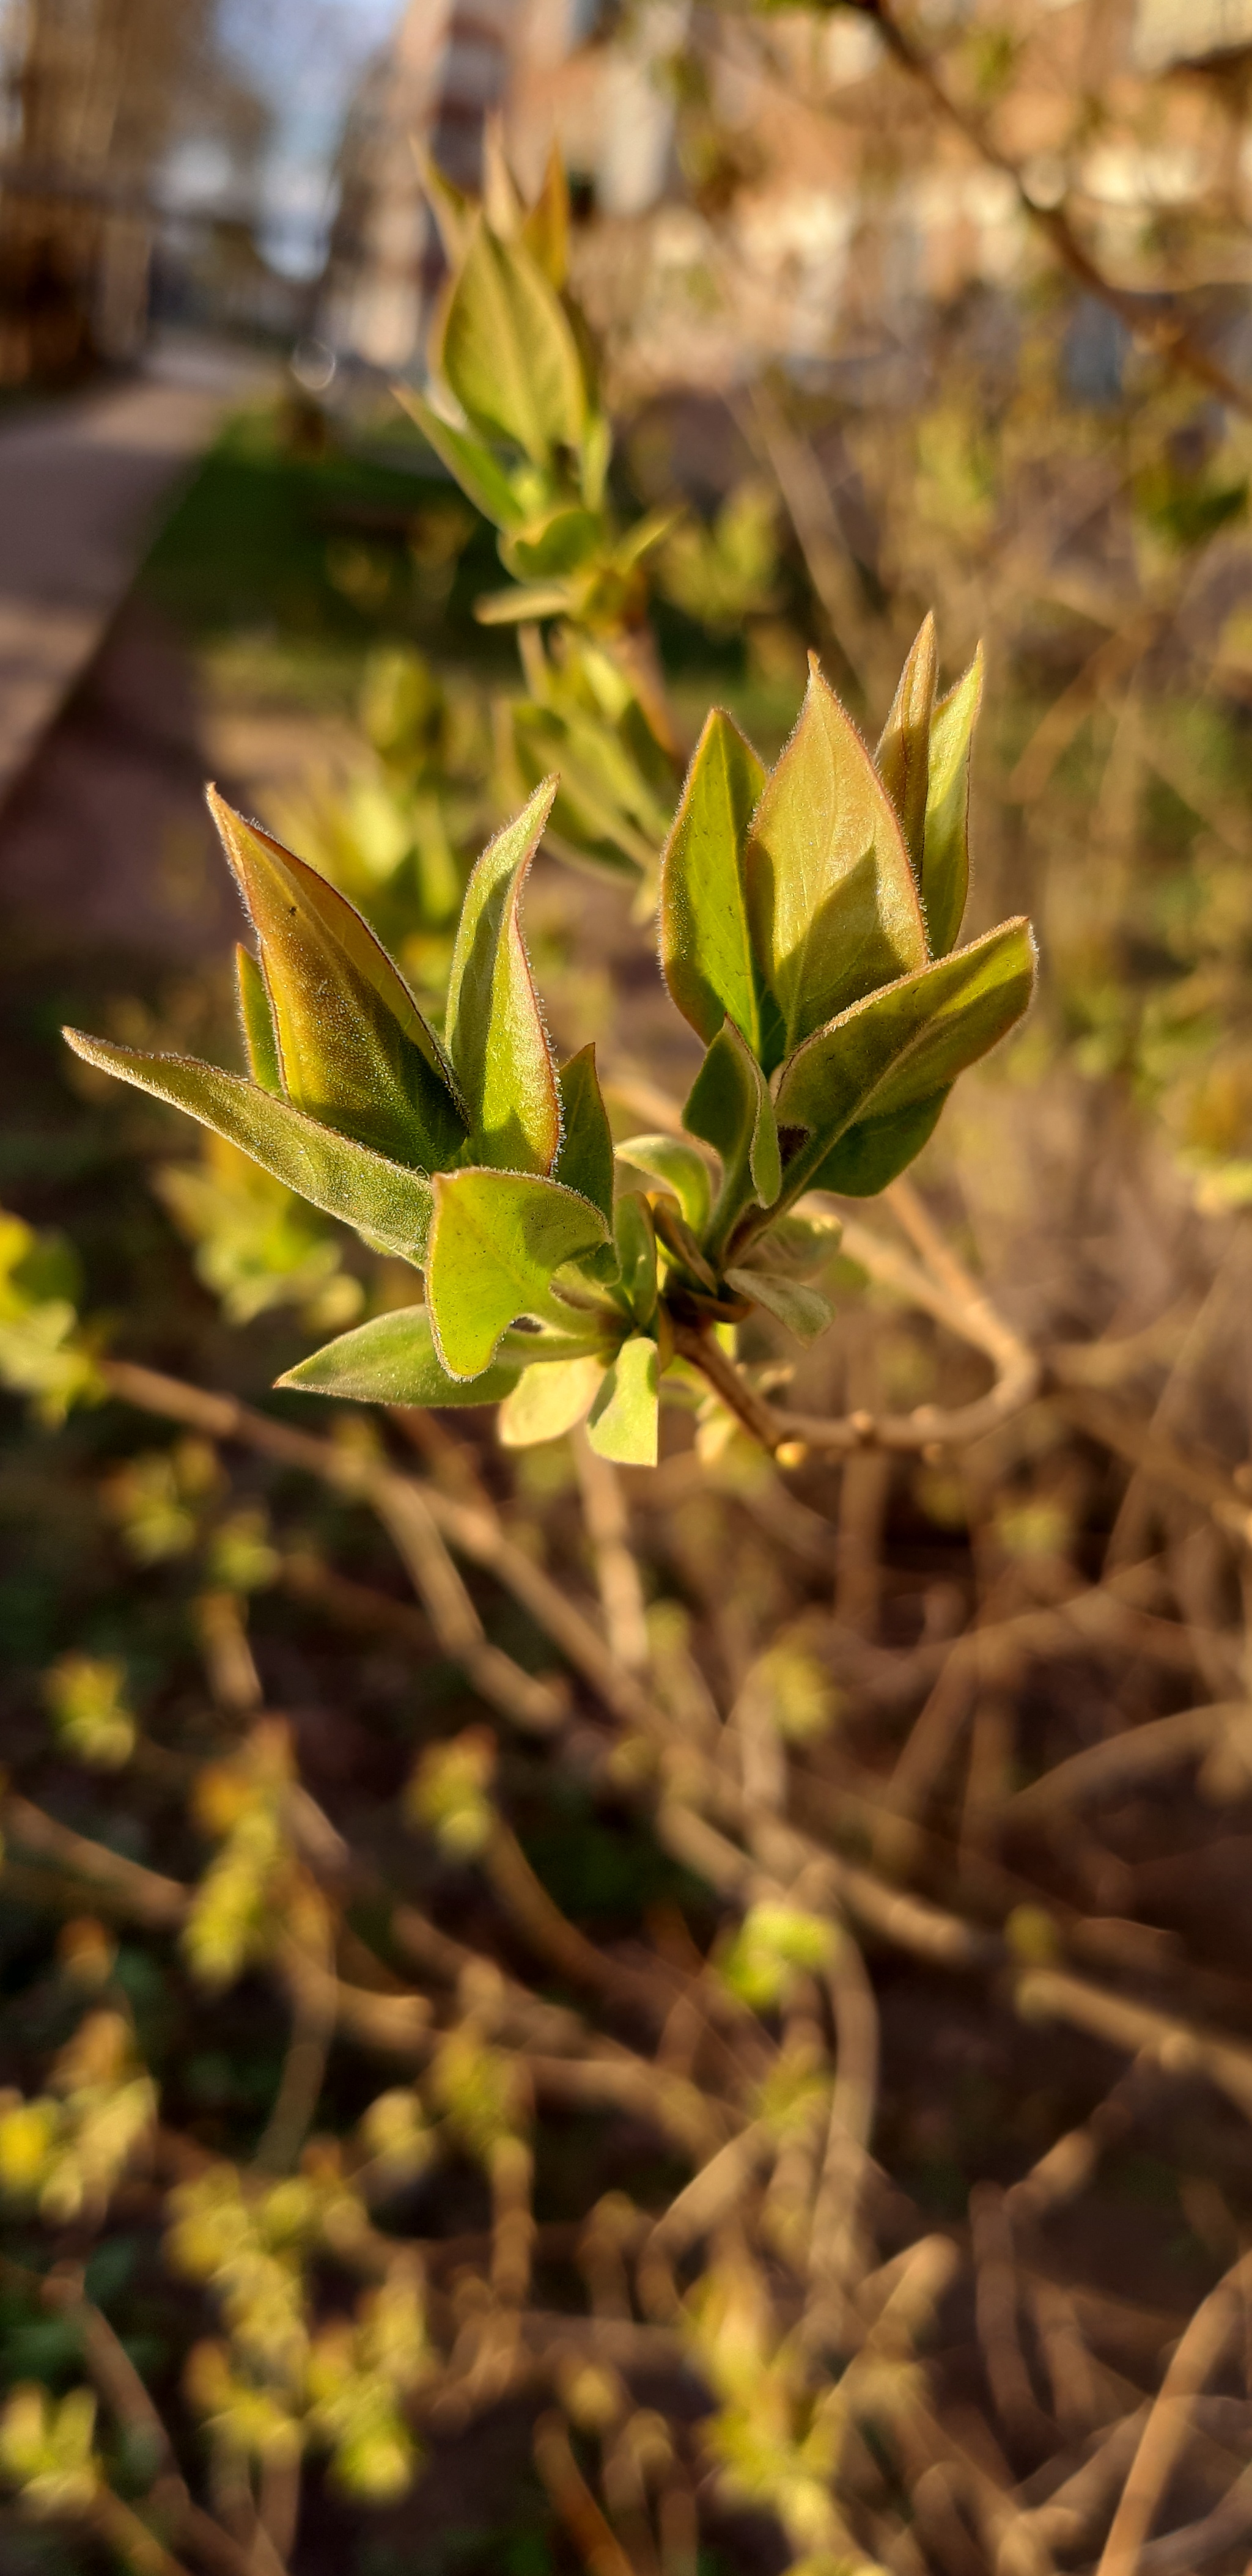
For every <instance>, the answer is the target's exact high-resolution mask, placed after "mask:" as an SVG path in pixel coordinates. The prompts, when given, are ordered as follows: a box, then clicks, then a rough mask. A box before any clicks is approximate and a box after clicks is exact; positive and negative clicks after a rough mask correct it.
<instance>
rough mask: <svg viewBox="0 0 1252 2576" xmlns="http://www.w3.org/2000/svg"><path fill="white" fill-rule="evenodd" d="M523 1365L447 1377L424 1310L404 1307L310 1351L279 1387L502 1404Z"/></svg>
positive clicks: (515, 1360)
mask: <svg viewBox="0 0 1252 2576" xmlns="http://www.w3.org/2000/svg"><path fill="white" fill-rule="evenodd" d="M517 1338H518V1339H519V1340H520V1339H521V1338H522V1336H521V1335H520V1334H519V1335H518V1336H517ZM523 1365H524V1362H523V1359H522V1358H520V1357H517V1356H512V1357H510V1358H508V1359H505V1358H504V1357H503V1356H501V1358H500V1359H499V1360H498V1361H497V1363H496V1364H495V1365H494V1366H493V1367H491V1368H488V1369H484V1371H483V1374H482V1376H481V1377H476V1378H471V1379H468V1380H467V1379H465V1378H459V1377H449V1376H448V1373H447V1370H446V1369H445V1368H443V1367H442V1366H441V1365H440V1360H439V1354H438V1352H437V1350H436V1349H435V1340H434V1335H433V1333H432V1332H431V1329H430V1317H429V1315H428V1314H427V1312H426V1309H425V1307H424V1306H401V1307H398V1308H396V1309H394V1310H393V1312H392V1313H391V1314H389V1315H374V1316H372V1317H371V1319H370V1321H369V1323H368V1324H358V1326H357V1328H356V1330H355V1332H352V1333H341V1334H340V1335H339V1338H338V1340H337V1341H334V1342H327V1344H326V1346H325V1348H324V1349H323V1350H320V1351H311V1352H310V1354H309V1357H308V1358H307V1359H306V1360H300V1361H299V1362H298V1363H297V1365H296V1367H295V1368H293V1369H288V1371H287V1374H286V1376H285V1377H280V1378H279V1379H278V1381H277V1383H278V1384H279V1386H290V1387H294V1388H296V1389H297V1391H298V1392H299V1393H300V1394H301V1395H341V1396H346V1397H347V1398H348V1399H349V1400H350V1402H352V1403H354V1404H419V1405H429V1404H498V1403H499V1402H500V1399H501V1397H502V1396H506V1395H508V1394H509V1393H510V1392H511V1390H512V1389H513V1388H514V1387H515V1386H516V1384H517V1382H518V1378H519V1376H520V1375H521V1372H522V1368H523Z"/></svg>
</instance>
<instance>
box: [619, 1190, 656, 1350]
mask: <svg viewBox="0 0 1252 2576" xmlns="http://www.w3.org/2000/svg"><path fill="white" fill-rule="evenodd" d="M613 1240H614V1244H615V1246H616V1250H617V1265H618V1286H617V1288H616V1291H615V1294H616V1296H617V1298H618V1301H619V1302H620V1304H621V1305H622V1306H624V1307H625V1309H626V1311H627V1313H628V1314H630V1315H632V1316H633V1317H634V1320H635V1322H636V1323H637V1324H650V1323H651V1321H652V1318H653V1316H654V1315H655V1313H656V1235H655V1232H654V1230H653V1225H652V1210H651V1208H650V1207H649V1205H648V1202H647V1200H646V1199H645V1198H641V1197H640V1196H639V1195H638V1193H637V1192H636V1191H634V1190H627V1191H626V1192H624V1194H623V1196H622V1197H621V1198H619V1200H618V1202H617V1206H616V1208H615V1209H614V1212H613Z"/></svg>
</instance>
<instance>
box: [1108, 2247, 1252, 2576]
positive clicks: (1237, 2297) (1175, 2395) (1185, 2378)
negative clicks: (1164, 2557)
mask: <svg viewBox="0 0 1252 2576" xmlns="http://www.w3.org/2000/svg"><path fill="white" fill-rule="evenodd" d="M1250 2284H1252V2252H1249V2253H1245V2254H1241V2255H1240V2257H1239V2260H1238V2262H1237V2263H1235V2264H1232V2266H1231V2268H1230V2270H1229V2271H1228V2272H1227V2273H1226V2275H1225V2277H1224V2279H1223V2280H1221V2281H1219V2282H1218V2284H1217V2287H1216V2289H1215V2290H1210V2292H1209V2295H1208V2297H1207V2299H1203V2300H1202V2301H1201V2303H1200V2305H1199V2307H1198V2308H1197V2309H1196V2312H1195V2315H1194V2316H1193V2317H1192V2319H1191V2322H1190V2324H1189V2325H1188V2327H1187V2329H1186V2332H1185V2334H1183V2335H1182V2337H1181V2338H1180V2340H1179V2342H1178V2343H1177V2344H1176V2346H1175V2348H1174V2353H1173V2357H1172V2359H1171V2361H1170V2364H1169V2368H1168V2370H1167V2371H1166V2373H1165V2377H1164V2379H1163V2380H1162V2382H1161V2386H1160V2388H1159V2390H1158V2392H1157V2396H1156V2400H1155V2403H1154V2405H1153V2407H1152V2411H1151V2414H1150V2415H1149V2417H1148V2420H1147V2423H1146V2424H1145V2426H1144V2429H1143V2432H1142V2435H1141V2436H1140V2441H1139V2447H1138V2450H1137V2451H1136V2453H1135V2456H1134V2460H1133V2462H1132V2465H1131V2469H1130V2474H1129V2476H1128V2478H1127V2480H1126V2484H1125V2486H1124V2488H1123V2489H1122V2499H1121V2503H1120V2504H1119V2505H1118V2508H1117V2511H1116V2513H1115V2515H1114V2517H1113V2525H1112V2529H1111V2530H1110V2532H1109V2536H1108V2539H1107V2540H1106V2541H1105V2544H1104V2549H1103V2553H1102V2555H1101V2558H1100V2564H1099V2567H1098V2569H1097V2576H1134V2571H1135V2568H1136V2566H1137V2565H1138V2563H1139V2556H1140V2551H1141V2549H1142V2547H1143V2544H1144V2542H1145V2540H1146V2539H1147V2536H1148V2532H1149V2530H1150V2528H1151V2524H1152V2517H1153V2514H1154V2513H1155V2511H1156V2508H1157V2505H1158V2504H1159V2502H1160V2499H1161V2497H1162V2495H1163V2494H1164V2492H1165V2488H1166V2485H1167V2484H1168V2481H1169V2477H1170V2474H1171V2472H1172V2469H1173V2466H1174V2462H1175V2460H1176V2459H1177V2457H1178V2453H1179V2451H1180V2450H1181V2448H1182V2445H1183V2443H1184V2441H1185V2440H1186V2437H1187V2426H1188V2420H1189V2411H1190V2407H1191V2403H1192V2401H1193V2400H1194V2399H1195V2398H1196V2397H1197V2396H1198V2395H1199V2393H1200V2391H1201V2389H1202V2388H1203V2386H1204V2383H1205V2380H1206V2379H1207V2378H1208V2375H1209V2372H1210V2371H1211V2370H1212V2369H1213V2368H1214V2367H1215V2365H1216V2363H1217V2362H1218V2361H1219V2360H1220V2358H1221V2355H1222V2352H1223V2351H1224V2349H1225V2346H1226V2343H1227V2340H1228V2338H1229V2336H1230V2334H1231V2332H1232V2330H1233V2327H1234V2324H1235V2320H1236V2316H1237V2314H1238V2311H1239V2306H1240V2303H1241V2301H1242V2300H1243V2298H1244V2296H1245V2294H1246V2292H1247V2290H1248V2287H1249V2285H1250Z"/></svg>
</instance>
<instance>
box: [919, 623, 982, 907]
mask: <svg viewBox="0 0 1252 2576" xmlns="http://www.w3.org/2000/svg"><path fill="white" fill-rule="evenodd" d="M981 704H982V646H981V644H980V645H979V647H978V651H977V652H976V654H975V655H974V659H973V661H972V662H971V663H970V666H969V669H968V671H967V672H966V673H965V676H964V678H963V679H961V680H958V681H957V684H956V687H955V688H954V689H949V691H948V694H947V696H946V698H941V699H940V701H939V704H938V706H937V707H936V709H935V713H934V720H933V722H932V724H931V728H930V783H929V788H928V791H927V797H926V839H925V847H924V850H923V854H922V908H923V910H924V912H925V915H926V928H927V932H928V935H929V939H930V949H931V955H932V956H934V957H946V956H947V955H948V953H949V950H950V949H952V948H954V947H955V945H956V941H957V938H958V936H959V934H960V928H961V922H962V919H963V918H964V913H965V899H966V896H967V894H968V893H969V771H970V758H971V754H972V752H973V747H974V727H975V725H976V724H977V722H978V710H979V707H980V706H981Z"/></svg>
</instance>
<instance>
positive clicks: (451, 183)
mask: <svg viewBox="0 0 1252 2576" xmlns="http://www.w3.org/2000/svg"><path fill="white" fill-rule="evenodd" d="M419 166H420V169H421V174H422V186H423V188H424V189H425V192H426V202H427V204H428V206H429V207H430V211H431V213H432V215H433V216H434V218H435V223H436V225H437V227H438V231H439V239H440V241H441V242H442V244H443V250H444V256H445V258H446V260H447V262H448V265H449V267H450V268H455V266H456V263H457V261H458V260H459V259H462V258H464V255H465V251H466V249H467V247H468V244H469V237H470V231H471V228H472V226H473V222H474V217H475V215H476V213H477V211H478V209H477V207H476V205H475V203H474V200H473V198H472V197H468V196H467V195H466V193H465V190H464V189H463V188H458V187H457V185H456V182H455V180H454V179H450V178H449V177H448V174H447V171H446V170H441V169H440V167H439V164H438V162H437V161H435V160H433V159H432V158H431V155H430V154H429V153H423V154H421V155H420V156H419ZM396 390H397V392H398V393H399V394H400V397H401V400H403V398H404V395H405V393H406V392H407V387H405V386H397V388H396Z"/></svg>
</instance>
